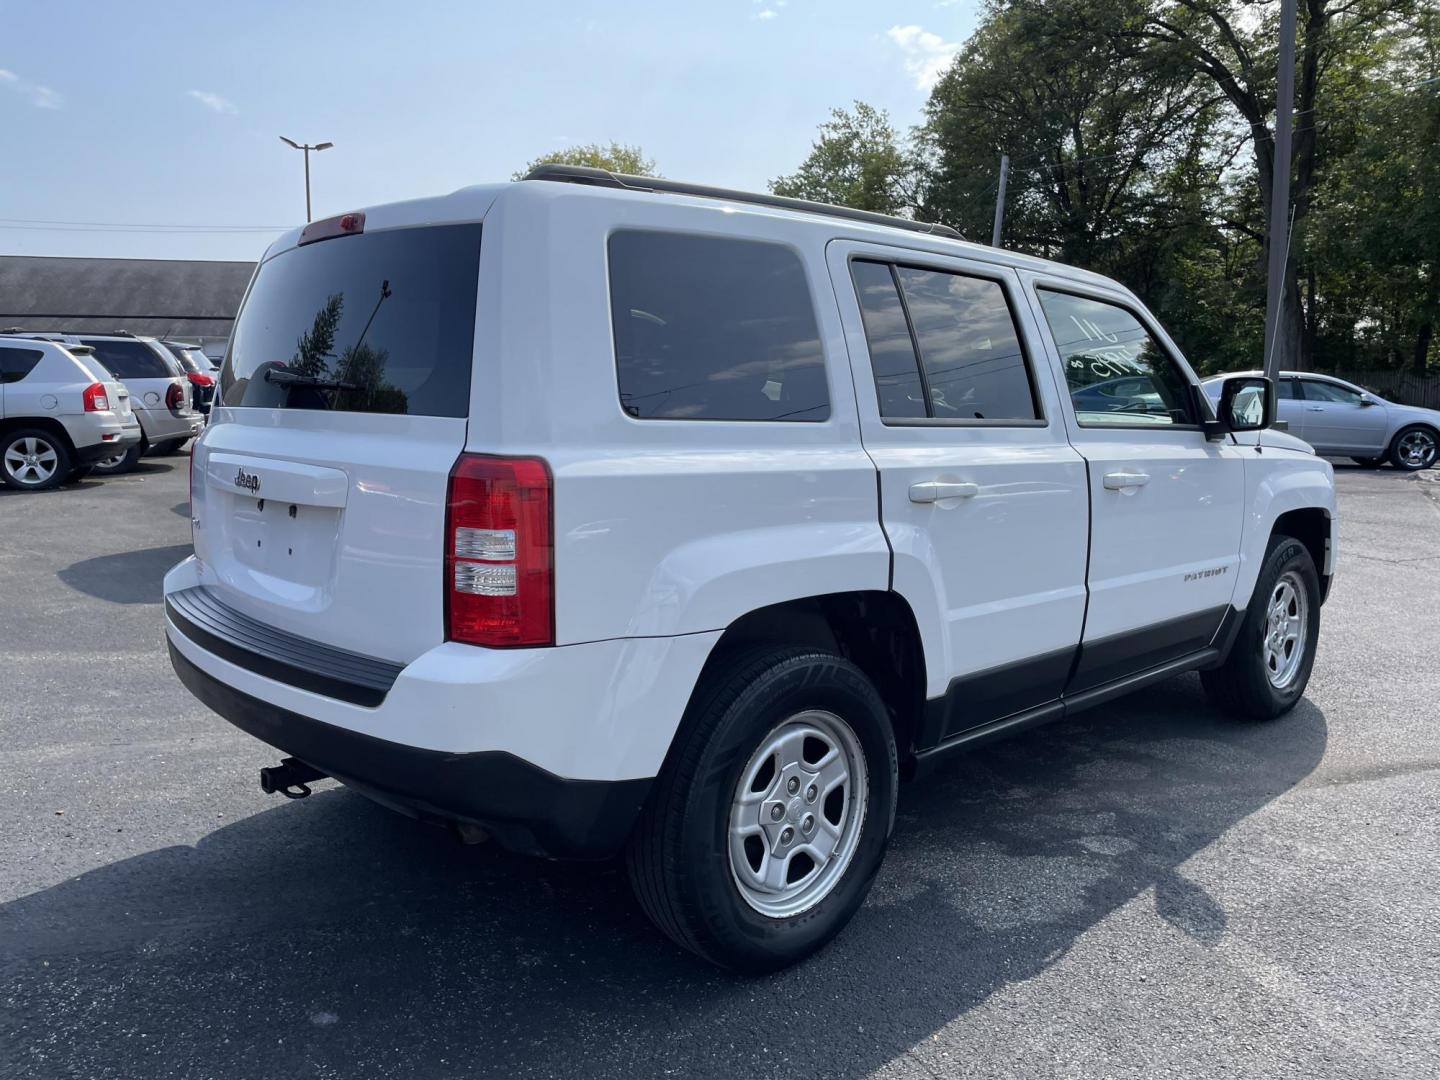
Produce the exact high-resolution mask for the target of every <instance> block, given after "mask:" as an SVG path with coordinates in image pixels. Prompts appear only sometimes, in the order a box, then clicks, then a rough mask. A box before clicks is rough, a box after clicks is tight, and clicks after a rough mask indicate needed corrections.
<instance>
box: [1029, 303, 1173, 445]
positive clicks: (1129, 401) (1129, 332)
mask: <svg viewBox="0 0 1440 1080" xmlns="http://www.w3.org/2000/svg"><path fill="white" fill-rule="evenodd" d="M1038 291H1039V295H1040V306H1041V307H1042V308H1043V309H1044V311H1045V320H1046V322H1048V323H1049V324H1050V332H1051V334H1053V335H1054V338H1055V345H1056V347H1057V348H1058V349H1059V350H1060V359H1061V361H1062V362H1063V363H1064V365H1065V383H1066V385H1067V386H1068V387H1069V390H1070V400H1071V401H1072V402H1073V403H1074V405H1075V419H1076V420H1077V421H1078V422H1079V423H1080V424H1081V425H1082V426H1085V427H1091V426H1100V425H1121V426H1143V427H1149V426H1152V425H1157V424H1170V425H1174V424H1196V423H1199V418H1198V417H1197V416H1196V415H1195V404H1194V400H1193V399H1192V397H1191V390H1190V380H1189V378H1188V377H1186V375H1185V373H1184V372H1183V371H1182V370H1181V369H1180V367H1179V366H1178V365H1177V364H1176V363H1175V361H1174V360H1173V359H1171V357H1170V356H1169V355H1168V354H1167V353H1166V352H1165V350H1164V349H1162V348H1161V347H1160V343H1159V342H1157V341H1156V340H1155V339H1154V338H1153V337H1151V336H1150V333H1149V331H1147V330H1146V329H1145V327H1144V326H1143V325H1142V324H1141V322H1140V320H1139V319H1137V318H1136V317H1135V316H1134V315H1132V314H1131V313H1130V312H1129V311H1127V310H1126V309H1125V308H1123V307H1120V306H1119V305H1118V304H1107V303H1105V302H1104V301H1101V300H1092V299H1090V298H1089V297H1085V296H1076V295H1074V294H1072V293H1062V292H1052V291H1050V290H1048V289H1040V290H1038Z"/></svg>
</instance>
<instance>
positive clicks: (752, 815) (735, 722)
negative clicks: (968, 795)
mask: <svg viewBox="0 0 1440 1080" xmlns="http://www.w3.org/2000/svg"><path fill="white" fill-rule="evenodd" d="M1121 377H1126V378H1133V379H1136V380H1144V381H1145V382H1146V383H1148V390H1146V391H1145V392H1144V394H1142V395H1140V400H1143V401H1145V402H1146V404H1145V407H1144V408H1143V409H1141V410H1138V411H1135V412H1125V411H1119V412H1116V411H1111V410H1109V409H1108V408H1105V407H1103V406H1099V405H1092V404H1090V403H1089V402H1088V395H1086V393H1085V392H1086V390H1087V389H1088V388H1089V387H1091V386H1094V385H1096V384H1098V383H1103V382H1107V381H1109V380H1113V379H1116V378H1121ZM1072 395H1079V397H1080V400H1081V402H1082V404H1081V405H1079V406H1077V405H1076V404H1074V401H1075V398H1074V396H1072ZM1151 395H1153V399H1154V401H1153V402H1152V401H1151ZM1101 396H1102V397H1103V395H1101ZM1155 403H1159V405H1160V406H1162V407H1156V406H1155ZM1272 410H1273V396H1272V388H1271V387H1270V385H1269V383H1267V382H1266V381H1265V380H1264V379H1263V378H1244V379H1237V380H1233V381H1232V382H1231V383H1230V384H1229V385H1228V386H1227V387H1226V392H1225V394H1224V395H1223V399H1222V402H1221V407H1220V409H1219V412H1218V416H1217V415H1216V414H1215V413H1214V412H1212V410H1211V408H1210V406H1209V404H1208V402H1207V399H1206V398H1205V395H1204V394H1203V393H1202V392H1201V389H1200V384H1199V381H1198V380H1197V379H1196V377H1195V374H1194V372H1193V371H1192V370H1191V368H1190V367H1189V366H1188V365H1187V364H1186V363H1185V361H1184V359H1183V358H1182V357H1181V355H1180V353H1179V350H1178V349H1176V347H1175V345H1174V343H1173V342H1172V341H1171V340H1170V338H1169V337H1168V336H1167V335H1166V334H1165V332H1164V330H1163V329H1162V328H1161V327H1160V326H1159V324H1158V323H1157V322H1156V321H1155V319H1154V318H1153V317H1152V316H1151V315H1150V314H1149V312H1147V311H1146V310H1145V308H1144V307H1143V306H1142V305H1141V303H1140V302H1139V301H1138V300H1137V299H1136V298H1135V297H1134V296H1133V295H1132V294H1131V293H1130V292H1128V291H1127V290H1126V289H1124V288H1123V287H1122V286H1120V285H1118V284H1116V283H1115V282H1113V281H1110V280H1108V279H1106V278H1103V277H1100V276H1098V275H1095V274H1091V273H1086V272H1084V271H1080V270H1075V269H1072V268H1069V267H1064V266H1059V265H1056V264H1054V263H1050V262H1045V261H1042V260H1039V259H1033V258H1028V257H1025V256H1021V255H1016V254H1012V253H1009V252H1004V251H999V250H996V249H994V248H989V247H982V246H978V245H975V244H968V243H965V242H963V241H961V240H960V239H959V238H958V237H957V236H956V234H954V233H953V232H951V231H949V230H946V229H942V228H939V227H935V226H926V225H921V224H919V223H916V222H911V221H905V220H900V219H893V218H886V217H881V216H879V215H873V214H866V213H862V212H856V211H846V210H840V209H836V208H829V207H822V206H818V205H816V204H810V203H803V202H798V201H794V200H785V199H779V198H775V197H771V196H754V195H745V194H742V193H737V192H726V191H721V190H718V189H712V188H701V187H695V186H691V185H684V184H677V183H673V182H669V181H661V180H650V179H643V178H637V177H615V176H612V175H610V174H608V173H604V172H599V171H596V170H589V169H575V168H564V167H546V168H543V169H541V170H537V171H536V172H534V173H532V174H531V177H530V178H529V179H528V180H526V181H524V182H520V183H515V184H504V185H498V186H489V187H476V188H469V189H465V190H462V191H459V192H456V193H455V194H453V195H449V196H445V197H441V198H434V199H422V200H417V201H413V202H406V203H400V204H395V205H391V206H381V207H376V208H373V209H368V210H366V211H364V212H363V213H362V212H357V213H351V214H345V215H343V216H341V217H338V218H332V219H329V220H326V221H318V222H315V223H313V224H310V225H307V226H306V227H305V228H304V229H303V230H300V231H298V232H292V233H290V234H288V235H286V236H285V237H283V238H282V239H281V240H279V241H278V242H276V243H275V244H274V245H272V246H271V247H270V249H269V250H268V251H267V252H266V254H265V256H264V258H263V260H262V261H261V263H260V264H259V266H258V268H257V271H256V274H255V276H254V279H253V280H252V282H251V284H250V287H249V289H248V292H247V295H246V298H245V300H244V302H243V306H242V307H241V310H240V312H239V316H238V318H237V321H236V323H235V328H234V334H233V336H232V337H231V340H230V347H229V354H228V356H227V358H226V361H225V366H224V368H223V369H222V371H221V376H220V387H219V393H218V396H217V399H216V404H215V408H214V411H213V412H212V414H211V422H210V424H209V426H208V428H207V430H206V431H205V434H204V436H203V437H202V438H201V439H200V440H199V442H198V443H197V445H196V447H195V449H194V451H193V453H192V487H193V492H192V520H193V535H194V545H195V554H194V556H193V557H192V558H189V559H186V560H185V561H184V562H182V563H180V564H179V565H178V566H176V567H175V568H174V569H173V570H171V571H170V573H169V574H168V575H167V576H166V579H165V603H166V616H167V635H168V639H169V648H170V656H171V660H172V662H173V665H174V667H175V670H176V671H177V673H178V674H179V677H180V679H181V680H182V681H183V682H184V683H185V685H186V686H188V687H189V688H190V690H191V691H192V692H193V693H194V694H195V695H196V696H197V697H198V698H199V699H200V700H201V701H203V702H204V703H205V704H206V705H208V706H210V707H211V708H212V709H214V710H215V711H216V712H218V713H220V714H221V715H222V716H224V717H226V718H227V719H228V720H230V721H231V722H232V723H234V724H236V725H237V726H239V727H240V728H242V729H244V730H246V731H248V732H250V733H252V734H254V735H256V736H257V737H259V738H260V739H263V740H264V741H266V742H267V743H269V744H271V745H272V746H274V747H276V748H278V749H279V750H280V751H281V752H282V753H283V754H285V755H287V756H286V757H285V759H284V760H282V761H281V763H280V764H278V765H276V766H274V767H272V768H270V769H267V770H264V772H263V773H262V777H261V782H262V786H263V787H264V788H265V789H266V790H271V791H275V790H281V791H284V792H285V793H287V794H289V795H291V796H299V795H304V794H307V793H308V791H309V788H308V784H309V783H310V782H312V781H313V780H315V779H317V778H320V777H323V776H326V775H328V776H332V777H334V778H336V779H338V780H340V781H342V782H343V783H345V784H347V785H350V786H353V787H354V788H355V789H356V790H359V791H361V792H364V793H365V794H367V795H369V796H371V797H372V798H374V799H376V800H378V801H380V802H382V803H385V804H387V805H390V806H392V807H395V808H397V809H401V810H403V811H405V812H407V813H410V814H413V815H415V816H417V817H420V818H424V819H428V820H432V821H438V822H442V823H446V824H449V825H450V826H452V827H453V828H454V829H456V831H458V832H459V833H460V834H461V835H462V836H463V837H465V838H469V839H476V838H480V837H482V836H486V835H489V836H493V837H494V838H495V839H496V840H498V841H499V842H500V843H502V844H504V845H506V846H508V847H511V848H515V849H519V850H522V851H528V852H536V853H540V854H544V855H549V856H558V857H572V858H577V857H578V858H603V857H606V856H610V855H614V854H617V853H620V852H624V853H625V856H626V859H627V861H628V866H629V872H630V876H631V880H632V882H633V884H634V887H635V892H636V895H637V896H638V897H639V899H640V902H641V904H642V905H643V906H644V908H645V910H646V911H647V912H648V913H649V914H650V916H651V917H652V918H653V919H654V921H655V922H656V924H657V925H658V926H659V927H660V928H661V929H662V930H663V931H664V932H665V933H667V934H668V935H670V936H671V937H672V938H673V939H674V940H676V941H677V942H679V943H680V944H682V945H684V946H685V947H687V948H689V949H692V950H693V951H695V952H696V953H698V954H700V955H701V956H704V957H706V958H708V959H710V960H712V961H714V962H716V963H718V964H722V965H725V966H727V967H730V968H734V969H738V970H745V971H757V970H766V969H771V968H775V967H779V966H781V965H784V964H787V963H791V962H793V961H795V960H797V959H799V958H801V957H803V956H805V955H807V954H809V953H810V952H812V951H814V950H815V949H817V948H819V947H820V946H821V945H823V944H824V943H825V942H826V941H828V940H829V939H830V938H831V937H832V936H833V935H834V934H836V933H837V932H838V931H839V930H840V928H841V927H842V926H843V925H844V924H845V922H846V921H847V920H848V919H849V918H850V917H851V916H852V915H853V914H854V913H855V911H856V909H857V908H858V907H859V906H860V904H861V902H862V900H863V899H864V897H865V894H866V892H867V890H868V889H869V886H870V883H871V881H872V880H873V878H874V876H875V873H876V871H877V869H878V867H879V866H880V861H881V858H882V856H883V855H884V851H885V846H886V842H887V840H888V839H889V836H890V832H891V829H892V828H893V827H894V824H895V798H896V787H897V782H898V781H899V779H900V778H902V777H909V776H913V775H916V774H918V773H920V772H922V771H923V770H924V769H925V768H926V767H928V766H929V765H931V764H933V763H934V762H936V761H938V760H940V759H942V758H944V757H946V756H948V755H949V754H952V753H957V752H960V751H963V750H966V749H968V748H970V747H973V746H975V745H977V744H979V743H980V742H982V741H983V740H986V739H989V738H992V737H995V736H999V735H1004V734H1008V733H1010V732H1014V731H1018V730H1021V729H1025V728H1029V727H1032V726H1034V725H1037V724H1040V723H1043V722H1045V721H1048V720H1055V719H1059V718H1061V717H1065V716H1069V715H1071V714H1073V713H1075V712H1076V711H1078V710H1080V709H1083V708H1086V707H1089V706H1092V705H1096V704H1099V703H1101V702H1105V701H1108V700H1110V699H1112V698H1114V697H1116V696H1117V695H1120V694H1123V693H1127V692H1130V691H1132V690H1137V689H1139V688H1142V687H1145V686H1147V685H1149V684H1151V683H1153V682H1155V681H1157V680H1160V679H1164V678H1167V677H1169V676H1171V675H1174V674H1176V673H1177V672H1182V671H1188V670H1192V669H1199V670H1201V672H1202V677H1203V679H1204V681H1205V685H1206V687H1207V688H1208V689H1209V691H1210V693H1211V694H1212V695H1213V696H1214V697H1215V698H1216V700H1217V701H1219V702H1220V703H1221V704H1222V705H1223V706H1224V707H1225V708H1227V709H1229V710H1230V711H1233V712H1235V713H1236V714H1239V715H1243V716H1247V717H1253V718H1256V719H1269V718H1272V717H1276V716H1279V715H1280V714H1282V713H1284V712H1286V711H1287V710H1288V709H1290V708H1291V707H1292V706H1293V705H1294V704H1295V702H1296V700H1297V699H1298V698H1299V696H1300V695H1301V693H1302V692H1303V691H1304V689H1305V685H1306V681H1307V679H1308V678H1309V674H1310V668H1311V663H1312V661H1313V658H1314V655H1315V645H1316V639H1317V635H1318V633H1319V629H1320V605H1321V603H1322V601H1323V600H1324V598H1325V595H1326V592H1327V589H1328V587H1329V583H1330V580H1331V574H1332V565H1333V562H1332V561H1333V555H1334V529H1335V494H1334V488H1333V477H1332V474H1331V469H1330V466H1329V465H1328V464H1327V463H1326V462H1324V461H1323V460H1321V459H1319V458H1317V457H1316V456H1315V455H1314V454H1313V453H1312V452H1311V451H1310V449H1309V447H1307V446H1306V445H1305V444H1304V443H1302V442H1300V441H1299V440H1298V439H1295V438H1293V437H1290V436H1288V435H1285V434H1283V433H1278V432H1275V431H1271V430H1265V425H1266V424H1267V423H1268V420H1269V417H1270V414H1271V412H1272ZM1262 450H1263V452H1262Z"/></svg>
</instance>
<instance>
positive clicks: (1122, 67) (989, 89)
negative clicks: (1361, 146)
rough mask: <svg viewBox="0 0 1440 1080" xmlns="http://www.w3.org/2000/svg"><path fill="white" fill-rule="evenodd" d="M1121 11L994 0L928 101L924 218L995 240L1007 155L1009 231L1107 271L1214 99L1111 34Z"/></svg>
mask: <svg viewBox="0 0 1440 1080" xmlns="http://www.w3.org/2000/svg"><path fill="white" fill-rule="evenodd" d="M1118 10H1119V9H1112V8H1111V7H1109V6H1108V5H1105V4H1102V3H1098V2H1094V0H1091V2H1088V3H1087V2H1084V0H1081V2H1074V0H1071V2H1064V3H1054V2H1050V3H1044V4H1042V3H1031V2H1010V3H1006V2H1003V0H993V2H992V3H991V5H990V6H989V7H988V8H987V10H986V15H985V18H984V20H983V21H982V23H981V25H980V27H979V28H978V29H977V30H976V32H975V34H974V35H973V36H972V37H971V38H970V40H969V41H968V42H967V43H966V45H965V47H964V48H963V49H962V50H961V51H960V53H959V54H958V55H957V56H956V59H955V61H954V63H953V64H952V66H951V67H950V69H949V70H948V71H946V72H945V74H944V75H943V76H941V78H940V81H939V82H938V83H937V84H936V86H935V89H934V90H933V91H932V92H931V95H930V99H929V101H928V102H927V103H926V106H925V122H924V124H923V125H922V127H921V128H920V131H919V137H920V142H921V146H922V148H923V150H924V152H925V155H926V160H927V163H928V165H929V175H928V177H927V183H926V193H925V198H924V200H923V203H922V205H923V208H924V214H925V216H930V217H934V218H935V219H937V220H940V221H943V222H945V223H946V224H950V225H954V226H956V227H957V228H959V229H960V231H961V232H962V233H964V234H965V235H966V236H970V237H984V236H987V235H989V231H990V228H989V226H990V215H991V211H992V207H993V204H994V196H995V191H996V180H997V175H998V166H999V160H1000V155H1001V154H1002V153H1005V154H1009V155H1010V158H1011V163H1012V173H1011V180H1010V185H1009V192H1008V199H1007V206H1006V226H1005V237H1006V238H1007V240H1008V242H1009V243H1010V244H1011V245H1012V246H1018V247H1020V248H1021V249H1022V250H1027V249H1028V250H1032V251H1039V252H1042V253H1044V254H1049V255H1053V256H1055V257H1057V258H1060V259H1062V260H1063V261H1066V262H1072V263H1077V264H1079V265H1082V266H1098V265H1100V264H1102V263H1103V262H1104V261H1105V255H1106V253H1107V252H1108V251H1109V249H1110V247H1111V246H1112V244H1113V242H1114V240H1115V238H1116V237H1117V236H1118V235H1119V234H1120V233H1122V232H1124V231H1126V230H1128V229H1133V228H1134V227H1135V225H1136V224H1137V223H1138V222H1139V221H1140V220H1142V219H1144V218H1145V217H1146V216H1147V215H1148V214H1149V213H1150V212H1151V209H1152V206H1151V204H1152V202H1153V195H1154V185H1153V177H1154V175H1155V174H1156V173H1157V171H1159V170H1160V169H1162V168H1164V167H1165V166H1166V165H1167V164H1168V163H1170V162H1172V161H1173V160H1175V158H1176V157H1177V155H1179V154H1182V153H1184V152H1186V151H1187V148H1188V146H1189V138H1190V134H1191V133H1192V132H1193V131H1194V130H1195V129H1196V127H1197V125H1199V124H1201V123H1202V122H1203V121H1204V120H1205V119H1206V118H1207V111H1208V110H1210V109H1211V107H1212V106H1213V95H1206V94H1203V93H1196V91H1195V78H1194V76H1193V74H1191V73H1190V72H1188V71H1186V70H1183V69H1181V68H1179V67H1178V66H1177V65H1174V64H1169V63H1166V62H1164V61H1163V60H1161V59H1159V58H1154V57H1137V56H1127V55H1125V54H1124V53H1123V51H1122V50H1120V49H1118V48H1117V47H1116V46H1115V45H1114V44H1113V43H1112V42H1111V41H1110V40H1107V35H1106V33H1105V32H1104V30H1103V27H1105V26H1106V25H1109V26H1112V27H1113V28H1114V29H1116V30H1117V31H1118V29H1119V25H1120V23H1119V21H1118V18H1117V15H1116V14H1115V13H1116V12H1117V11H1118ZM1021 72H1023V73H1024V75H1023V77H1020V76H1019V75H1018V73H1021Z"/></svg>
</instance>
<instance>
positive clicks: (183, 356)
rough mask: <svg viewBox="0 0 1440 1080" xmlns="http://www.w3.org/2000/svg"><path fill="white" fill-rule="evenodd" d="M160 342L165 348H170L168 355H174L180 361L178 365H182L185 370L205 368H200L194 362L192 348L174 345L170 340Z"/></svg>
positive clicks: (201, 369) (202, 369)
mask: <svg viewBox="0 0 1440 1080" xmlns="http://www.w3.org/2000/svg"><path fill="white" fill-rule="evenodd" d="M160 344H161V345H164V346H165V348H167V349H169V350H170V355H171V356H173V357H175V359H176V360H178V361H179V362H180V366H181V367H183V368H184V369H185V370H186V371H204V370H205V368H202V367H201V366H200V365H199V364H198V363H197V362H196V360H195V350H194V349H187V348H186V347H185V346H183V345H176V344H175V343H174V342H170V341H162V342H161V343H160ZM206 367H209V365H208V364H207V365H206Z"/></svg>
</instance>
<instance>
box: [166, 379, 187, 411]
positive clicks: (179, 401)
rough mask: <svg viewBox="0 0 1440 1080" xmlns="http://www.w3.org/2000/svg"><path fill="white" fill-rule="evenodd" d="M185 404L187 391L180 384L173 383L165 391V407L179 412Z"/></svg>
mask: <svg viewBox="0 0 1440 1080" xmlns="http://www.w3.org/2000/svg"><path fill="white" fill-rule="evenodd" d="M183 404H185V391H184V390H183V389H182V388H181V386H180V384H179V383H173V382H172V383H171V384H170V386H169V388H168V389H167V390H166V391H165V407H166V408H167V409H176V410H178V409H179V408H180V406H182V405H183Z"/></svg>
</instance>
